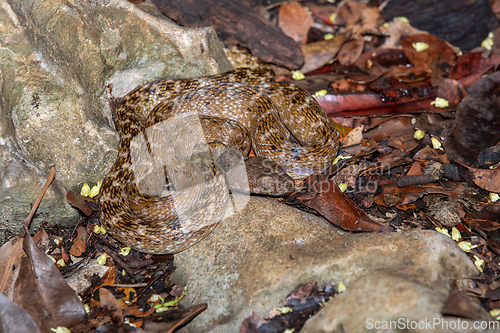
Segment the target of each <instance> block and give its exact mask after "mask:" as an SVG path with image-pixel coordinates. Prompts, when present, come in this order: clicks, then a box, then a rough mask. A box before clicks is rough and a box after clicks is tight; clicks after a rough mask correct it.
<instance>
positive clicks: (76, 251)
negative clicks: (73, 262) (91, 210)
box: [69, 226, 87, 257]
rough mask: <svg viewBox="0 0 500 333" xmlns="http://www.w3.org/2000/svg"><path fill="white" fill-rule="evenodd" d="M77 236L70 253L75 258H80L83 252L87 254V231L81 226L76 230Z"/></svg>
mask: <svg viewBox="0 0 500 333" xmlns="http://www.w3.org/2000/svg"><path fill="white" fill-rule="evenodd" d="M76 232H77V235H76V238H75V240H74V242H73V245H72V246H71V249H70V250H69V253H71V254H72V255H74V256H75V257H80V256H81V255H82V254H83V252H85V239H86V238H87V229H85V228H84V227H82V226H79V227H78V228H77V229H76Z"/></svg>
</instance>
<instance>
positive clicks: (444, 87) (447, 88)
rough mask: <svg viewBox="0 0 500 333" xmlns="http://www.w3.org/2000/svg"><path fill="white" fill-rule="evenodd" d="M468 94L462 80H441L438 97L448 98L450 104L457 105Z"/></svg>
mask: <svg viewBox="0 0 500 333" xmlns="http://www.w3.org/2000/svg"><path fill="white" fill-rule="evenodd" d="M466 94H467V93H466V92H465V88H464V86H463V85H462V84H461V83H460V82H458V81H456V80H452V79H444V80H443V81H441V84H440V85H439V89H438V92H437V95H438V97H441V98H444V99H445V100H447V101H448V103H449V104H450V106H457V105H458V103H459V102H460V101H461V100H462V99H463V98H464V97H465V95H466Z"/></svg>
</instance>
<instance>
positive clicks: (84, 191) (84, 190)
mask: <svg viewBox="0 0 500 333" xmlns="http://www.w3.org/2000/svg"><path fill="white" fill-rule="evenodd" d="M80 194H81V195H83V196H84V197H88V196H89V194H90V186H89V184H87V183H85V184H83V186H82V189H81V190H80Z"/></svg>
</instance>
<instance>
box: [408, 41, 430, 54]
mask: <svg viewBox="0 0 500 333" xmlns="http://www.w3.org/2000/svg"><path fill="white" fill-rule="evenodd" d="M411 46H413V48H414V49H415V50H416V51H417V52H422V51H425V50H427V49H428V48H429V44H427V43H424V42H416V43H412V44H411Z"/></svg>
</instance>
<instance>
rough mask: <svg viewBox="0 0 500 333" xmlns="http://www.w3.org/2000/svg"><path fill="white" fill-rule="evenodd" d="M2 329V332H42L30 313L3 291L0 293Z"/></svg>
mask: <svg viewBox="0 0 500 333" xmlns="http://www.w3.org/2000/svg"><path fill="white" fill-rule="evenodd" d="M0 331H1V332H2V333H19V332H29V333H40V329H39V328H38V326H37V324H36V322H35V321H34V320H33V318H32V317H31V316H30V314H29V313H28V312H26V310H24V309H23V308H22V307H20V306H19V305H17V304H16V303H14V302H12V301H11V300H10V299H9V298H7V297H6V296H4V295H3V294H2V293H0Z"/></svg>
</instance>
